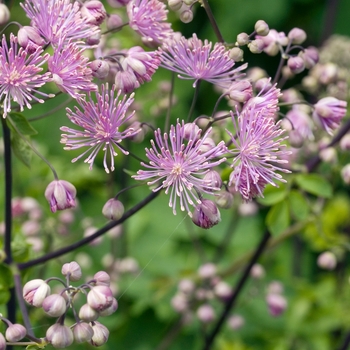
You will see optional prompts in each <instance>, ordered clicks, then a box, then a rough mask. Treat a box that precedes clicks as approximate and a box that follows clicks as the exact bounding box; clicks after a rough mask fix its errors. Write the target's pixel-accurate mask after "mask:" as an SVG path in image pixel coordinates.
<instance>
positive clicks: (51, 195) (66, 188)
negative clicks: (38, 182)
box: [45, 180, 77, 213]
mask: <svg viewBox="0 0 350 350" xmlns="http://www.w3.org/2000/svg"><path fill="white" fill-rule="evenodd" d="M76 193H77V190H76V189H75V187H74V186H73V185H72V184H71V183H70V182H68V181H65V180H54V181H52V182H51V183H50V184H49V185H48V186H47V187H46V190H45V197H46V199H47V200H48V202H49V204H50V208H51V211H52V212H53V213H55V212H56V211H57V210H64V209H68V208H74V207H75V196H76Z"/></svg>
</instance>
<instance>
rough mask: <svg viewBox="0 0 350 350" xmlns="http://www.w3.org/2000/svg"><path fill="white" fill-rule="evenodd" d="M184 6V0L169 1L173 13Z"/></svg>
mask: <svg viewBox="0 0 350 350" xmlns="http://www.w3.org/2000/svg"><path fill="white" fill-rule="evenodd" d="M182 4H183V1H182V0H168V6H169V8H170V10H173V11H178V10H180V8H181V6H182Z"/></svg>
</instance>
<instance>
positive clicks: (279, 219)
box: [266, 201, 290, 236]
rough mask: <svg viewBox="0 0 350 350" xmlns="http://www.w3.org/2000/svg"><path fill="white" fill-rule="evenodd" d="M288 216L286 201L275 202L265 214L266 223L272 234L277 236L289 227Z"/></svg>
mask: <svg viewBox="0 0 350 350" xmlns="http://www.w3.org/2000/svg"><path fill="white" fill-rule="evenodd" d="M289 223H290V216H289V208H288V203H287V201H283V202H280V203H277V204H275V205H274V206H273V207H271V209H270V210H269V212H268V213H267V216H266V225H267V227H268V229H269V231H270V232H271V234H272V235H274V236H277V235H279V234H280V233H282V232H283V231H284V230H285V229H286V228H288V227H289Z"/></svg>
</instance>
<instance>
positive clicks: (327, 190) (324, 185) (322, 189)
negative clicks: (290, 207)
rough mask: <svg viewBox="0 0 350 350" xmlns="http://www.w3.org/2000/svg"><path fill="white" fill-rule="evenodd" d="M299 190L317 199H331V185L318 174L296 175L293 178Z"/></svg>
mask: <svg viewBox="0 0 350 350" xmlns="http://www.w3.org/2000/svg"><path fill="white" fill-rule="evenodd" d="M295 181H296V183H297V184H298V185H299V187H300V188H302V189H303V190H305V191H306V192H308V193H311V194H314V195H316V196H319V197H324V198H330V197H332V186H331V184H330V183H329V182H328V181H327V180H326V179H325V178H323V177H322V176H321V175H318V174H298V175H296V177H295Z"/></svg>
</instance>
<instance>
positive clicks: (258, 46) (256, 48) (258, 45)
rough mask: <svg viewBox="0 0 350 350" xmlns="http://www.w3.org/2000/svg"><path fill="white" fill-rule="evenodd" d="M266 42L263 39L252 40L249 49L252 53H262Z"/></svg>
mask: <svg viewBox="0 0 350 350" xmlns="http://www.w3.org/2000/svg"><path fill="white" fill-rule="evenodd" d="M264 47H265V44H264V42H263V41H262V40H261V39H255V40H252V41H251V42H250V43H249V44H248V49H249V50H250V52H251V53H261V52H262V51H263V50H264Z"/></svg>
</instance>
